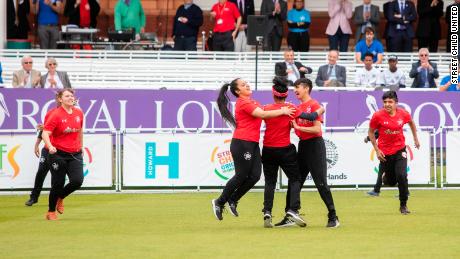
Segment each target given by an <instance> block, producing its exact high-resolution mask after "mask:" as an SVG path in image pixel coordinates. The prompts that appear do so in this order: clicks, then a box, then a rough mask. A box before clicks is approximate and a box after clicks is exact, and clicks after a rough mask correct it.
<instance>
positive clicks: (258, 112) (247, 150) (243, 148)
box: [212, 78, 295, 220]
mask: <svg viewBox="0 0 460 259" xmlns="http://www.w3.org/2000/svg"><path fill="white" fill-rule="evenodd" d="M229 88H230V92H231V93H232V94H233V95H234V96H235V97H237V100H236V107H235V116H233V115H232V113H231V112H230V110H229V107H228V106H229V102H230V100H229V98H228V96H227V91H228V89H229ZM251 94H252V91H251V87H250V86H249V84H248V83H247V82H246V81H244V80H242V79H240V78H236V79H234V80H233V81H232V82H231V83H229V84H224V85H223V86H222V87H221V89H220V92H219V96H218V99H217V105H218V107H219V111H220V114H221V115H222V118H223V119H224V120H225V121H227V122H228V123H230V124H231V125H232V126H233V127H235V130H234V132H233V138H232V141H231V144H230V152H231V154H232V157H233V161H234V166H235V175H234V176H233V177H232V178H231V179H230V180H228V182H227V184H226V185H225V188H224V190H223V191H222V194H221V195H220V197H219V198H217V199H213V200H212V209H213V212H214V215H215V216H216V218H217V219H218V220H222V219H223V217H222V211H223V209H224V206H225V204H226V203H228V204H229V207H230V212H231V213H232V215H234V216H236V217H237V216H238V212H237V210H236V207H237V203H238V201H239V200H240V199H241V197H243V195H244V194H246V193H247V192H248V191H249V190H250V189H251V188H252V187H253V186H254V185H255V184H256V183H257V182H258V181H259V179H260V175H261V173H262V168H261V166H262V164H261V156H260V148H259V139H260V125H261V124H262V119H267V118H273V117H277V116H281V115H293V114H294V112H295V109H293V108H289V107H281V108H280V109H278V110H273V111H264V110H263V109H262V106H261V105H260V104H259V103H258V102H257V101H255V100H254V99H252V98H251Z"/></svg>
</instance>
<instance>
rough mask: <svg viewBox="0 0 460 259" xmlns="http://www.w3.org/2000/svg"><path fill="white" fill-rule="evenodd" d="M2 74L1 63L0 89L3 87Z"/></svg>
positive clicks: (0, 67)
mask: <svg viewBox="0 0 460 259" xmlns="http://www.w3.org/2000/svg"><path fill="white" fill-rule="evenodd" d="M2 72H3V70H2V62H0V87H3V79H2Z"/></svg>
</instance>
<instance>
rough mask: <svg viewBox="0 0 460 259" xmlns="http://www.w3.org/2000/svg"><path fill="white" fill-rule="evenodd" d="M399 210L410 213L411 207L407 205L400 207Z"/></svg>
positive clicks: (404, 213) (402, 212) (405, 213)
mask: <svg viewBox="0 0 460 259" xmlns="http://www.w3.org/2000/svg"><path fill="white" fill-rule="evenodd" d="M399 212H401V214H402V215H407V214H410V211H409V209H408V208H407V206H401V207H399Z"/></svg>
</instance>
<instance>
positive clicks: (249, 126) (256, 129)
mask: <svg viewBox="0 0 460 259" xmlns="http://www.w3.org/2000/svg"><path fill="white" fill-rule="evenodd" d="M257 107H259V108H262V107H261V106H260V104H259V103H258V102H257V101H255V100H253V99H250V98H249V99H244V98H241V97H239V98H238V99H236V106H235V120H236V129H235V132H233V138H236V139H241V140H246V141H252V142H259V139H260V125H261V124H262V119H260V118H256V117H254V116H252V115H251V114H252V112H253V111H254V110H255V109H256V108H257Z"/></svg>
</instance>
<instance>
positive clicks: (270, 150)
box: [262, 144, 301, 212]
mask: <svg viewBox="0 0 460 259" xmlns="http://www.w3.org/2000/svg"><path fill="white" fill-rule="evenodd" d="M262 164H263V169H264V176H265V191H264V208H263V210H262V211H263V212H265V211H269V212H271V211H272V208H273V197H274V195H275V187H276V180H277V179H276V178H277V176H278V169H279V168H280V167H281V169H283V171H284V173H285V174H286V176H287V178H288V181H289V182H288V185H289V186H290V189H289V191H290V194H289V198H290V199H289V201H286V202H287V203H288V204H289V208H290V209H291V210H293V211H296V212H297V211H298V210H299V209H300V189H301V188H300V173H299V165H298V163H297V151H296V148H295V146H294V145H293V144H290V145H289V146H287V147H264V148H263V149H262Z"/></svg>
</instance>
